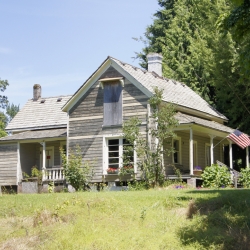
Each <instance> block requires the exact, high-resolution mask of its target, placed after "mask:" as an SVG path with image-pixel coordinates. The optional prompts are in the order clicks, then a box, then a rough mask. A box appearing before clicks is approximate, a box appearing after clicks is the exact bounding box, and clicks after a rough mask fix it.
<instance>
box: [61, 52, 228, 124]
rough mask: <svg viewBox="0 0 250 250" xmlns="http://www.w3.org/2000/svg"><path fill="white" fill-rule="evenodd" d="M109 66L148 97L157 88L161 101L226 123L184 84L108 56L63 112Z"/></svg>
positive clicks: (222, 117) (223, 118)
mask: <svg viewBox="0 0 250 250" xmlns="http://www.w3.org/2000/svg"><path fill="white" fill-rule="evenodd" d="M111 65H112V67H114V68H115V69H116V70H117V71H118V72H120V73H121V74H123V75H124V76H125V77H126V78H129V80H130V81H131V82H132V83H134V84H135V85H136V86H137V87H138V88H140V90H142V91H143V92H144V93H145V94H146V95H148V96H149V97H150V96H152V95H153V92H154V88H155V87H158V88H159V89H163V101H166V102H169V103H173V104H176V105H177V106H178V108H182V109H188V110H192V111H194V112H197V111H198V112H200V113H201V114H203V115H204V116H208V117H210V118H211V116H213V117H214V118H217V119H219V120H223V121H227V118H226V117H225V116H224V115H223V114H221V113H220V112H218V111H217V110H216V109H214V108H213V107H212V106H211V105H209V104H208V103H207V102H206V101H205V100H204V99H203V98H202V97H200V96H199V95H198V94H197V93H195V92H194V91H193V90H191V89H190V88H189V87H188V86H186V85H185V84H183V83H180V82H177V81H174V80H171V79H167V78H164V77H160V76H158V75H157V74H156V73H155V72H148V71H146V70H143V69H140V68H137V67H134V66H132V65H130V64H127V63H124V62H121V61H120V60H118V59H115V58H113V57H110V56H109V57H108V58H107V59H106V60H105V61H104V62H103V63H102V64H101V65H100V67H99V68H98V69H97V70H96V71H95V72H94V73H93V74H92V75H91V76H90V77H89V78H88V79H87V81H86V82H85V83H84V84H83V85H82V86H81V87H80V88H79V89H78V90H77V91H76V93H75V94H74V95H73V96H72V98H71V99H70V100H69V101H68V102H67V103H66V104H65V106H64V107H63V110H64V111H66V110H67V109H68V108H71V107H72V105H73V104H75V103H76V101H77V100H79V99H80V98H81V93H83V92H84V91H85V89H88V88H89V87H90V86H91V85H92V84H94V82H95V81H97V80H98V76H100V75H101V73H103V72H101V71H105V70H107V68H108V67H109V66H111ZM91 83H92V84H91Z"/></svg>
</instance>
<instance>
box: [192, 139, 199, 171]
mask: <svg viewBox="0 0 250 250" xmlns="http://www.w3.org/2000/svg"><path fill="white" fill-rule="evenodd" d="M193 165H194V167H197V166H199V163H198V143H197V141H193Z"/></svg>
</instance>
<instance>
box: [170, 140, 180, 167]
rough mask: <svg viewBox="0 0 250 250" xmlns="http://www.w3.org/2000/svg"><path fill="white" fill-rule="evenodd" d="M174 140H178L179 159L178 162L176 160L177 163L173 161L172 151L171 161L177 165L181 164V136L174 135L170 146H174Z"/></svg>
mask: <svg viewBox="0 0 250 250" xmlns="http://www.w3.org/2000/svg"><path fill="white" fill-rule="evenodd" d="M174 141H179V161H180V162H178V163H175V162H174V153H172V163H173V164H177V165H178V164H182V152H181V149H182V147H181V137H179V136H176V137H174V138H173V139H172V146H173V147H174Z"/></svg>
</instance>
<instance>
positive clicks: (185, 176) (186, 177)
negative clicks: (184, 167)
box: [166, 174, 202, 180]
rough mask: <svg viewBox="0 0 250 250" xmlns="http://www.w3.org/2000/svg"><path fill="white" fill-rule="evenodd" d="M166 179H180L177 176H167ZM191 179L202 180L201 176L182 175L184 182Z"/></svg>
mask: <svg viewBox="0 0 250 250" xmlns="http://www.w3.org/2000/svg"><path fill="white" fill-rule="evenodd" d="M166 177H167V179H170V180H176V179H179V178H180V177H178V176H177V175H167V176H166ZM191 178H195V179H197V180H201V179H202V178H201V177H200V176H195V175H190V174H182V175H181V179H183V180H187V179H191Z"/></svg>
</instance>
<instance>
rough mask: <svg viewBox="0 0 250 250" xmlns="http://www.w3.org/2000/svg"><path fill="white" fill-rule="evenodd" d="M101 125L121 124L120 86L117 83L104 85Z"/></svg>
mask: <svg viewBox="0 0 250 250" xmlns="http://www.w3.org/2000/svg"><path fill="white" fill-rule="evenodd" d="M103 101H104V103H103V125H104V126H111V125H120V124H122V85H121V83H120V82H119V81H112V82H105V83H104V96H103Z"/></svg>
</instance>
